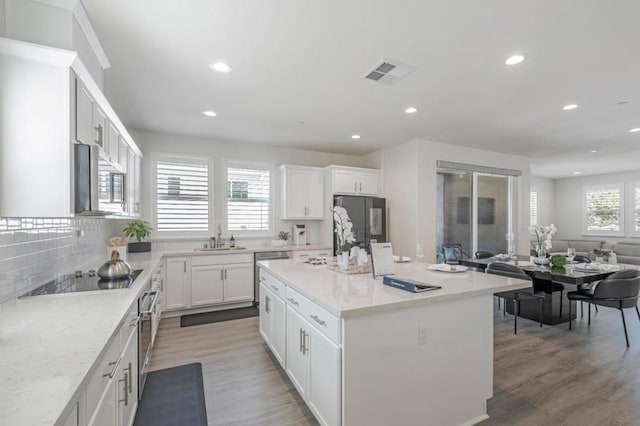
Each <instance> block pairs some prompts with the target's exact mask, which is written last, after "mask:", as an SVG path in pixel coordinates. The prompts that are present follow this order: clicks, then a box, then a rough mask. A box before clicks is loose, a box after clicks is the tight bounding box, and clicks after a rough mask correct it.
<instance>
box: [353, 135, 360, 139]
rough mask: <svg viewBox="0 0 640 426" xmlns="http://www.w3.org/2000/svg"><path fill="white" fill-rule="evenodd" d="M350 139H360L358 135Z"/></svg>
mask: <svg viewBox="0 0 640 426" xmlns="http://www.w3.org/2000/svg"><path fill="white" fill-rule="evenodd" d="M351 139H360V135H351Z"/></svg>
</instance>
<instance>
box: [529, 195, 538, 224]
mask: <svg viewBox="0 0 640 426" xmlns="http://www.w3.org/2000/svg"><path fill="white" fill-rule="evenodd" d="M537 224H538V192H537V191H531V192H530V193H529V225H537Z"/></svg>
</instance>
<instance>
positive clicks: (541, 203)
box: [531, 176, 556, 225]
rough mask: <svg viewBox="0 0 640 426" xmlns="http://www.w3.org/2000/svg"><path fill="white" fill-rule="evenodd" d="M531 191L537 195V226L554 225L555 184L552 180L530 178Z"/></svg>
mask: <svg viewBox="0 0 640 426" xmlns="http://www.w3.org/2000/svg"><path fill="white" fill-rule="evenodd" d="M531 191H536V192H537V193H538V224H540V225H549V224H551V223H553V224H556V218H555V217H556V215H555V205H556V203H555V183H554V181H553V179H549V178H543V177H535V176H531Z"/></svg>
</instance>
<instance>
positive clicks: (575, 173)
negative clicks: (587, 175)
mask: <svg viewBox="0 0 640 426" xmlns="http://www.w3.org/2000/svg"><path fill="white" fill-rule="evenodd" d="M580 173H581V172H573V174H574V175H579V174H580Z"/></svg>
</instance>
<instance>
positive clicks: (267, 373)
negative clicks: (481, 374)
mask: <svg viewBox="0 0 640 426" xmlns="http://www.w3.org/2000/svg"><path fill="white" fill-rule="evenodd" d="M494 318H495V321H494V323H495V337H494V344H495V352H494V397H493V398H492V399H491V400H489V415H490V417H491V418H490V419H489V420H486V421H484V422H482V423H481V425H482V426H487V425H554V426H555V425H580V426H589V425H640V321H638V317H637V315H636V313H635V312H634V311H633V310H627V311H626V318H627V326H628V329H629V339H630V341H631V347H630V348H629V349H627V348H626V346H625V342H624V335H623V330H622V323H621V320H620V314H619V312H618V311H616V310H614V309H607V308H600V312H599V313H598V314H594V315H593V317H592V323H591V327H587V319H586V313H585V318H584V320H581V319H580V318H578V320H577V321H575V323H574V324H575V327H574V330H572V331H569V330H568V329H567V325H566V324H562V325H556V326H546V325H545V326H544V327H543V328H539V327H538V324H537V323H535V322H533V321H529V320H525V319H523V320H521V321H518V334H517V335H514V334H513V317H512V316H511V315H509V314H507V315H506V316H505V317H503V316H502V313H501V312H499V311H498V310H496V312H495V317H494ZM179 322H180V321H179V318H169V319H163V320H162V323H161V326H160V330H159V334H158V337H157V340H156V345H155V347H154V352H153V359H152V363H151V369H152V370H157V369H162V368H167V367H173V366H177V365H183V364H188V363H191V362H200V363H202V367H203V374H204V386H205V394H206V402H207V416H208V418H209V424H210V425H278V426H280V425H317V422H316V421H315V419H314V418H313V415H312V414H311V413H310V411H309V410H308V408H307V407H306V405H305V404H304V402H303V401H302V400H301V399H300V397H299V396H298V394H297V392H296V390H295V388H294V387H293V385H292V384H291V382H290V381H289V379H288V378H287V376H286V374H285V373H284V372H283V371H282V369H281V368H280V367H279V365H278V363H277V361H276V360H275V359H274V358H273V357H272V356H271V354H270V353H269V351H268V349H267V348H266V346H265V345H264V344H263V342H262V338H261V337H260V334H259V332H258V318H247V319H240V320H234V321H227V322H222V323H214V324H206V325H199V326H194V327H187V328H180V324H179ZM470 356H473V354H470ZM427 424H428V423H425V425H427ZM398 425H399V426H404V425H402V424H401V422H399V423H398Z"/></svg>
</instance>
